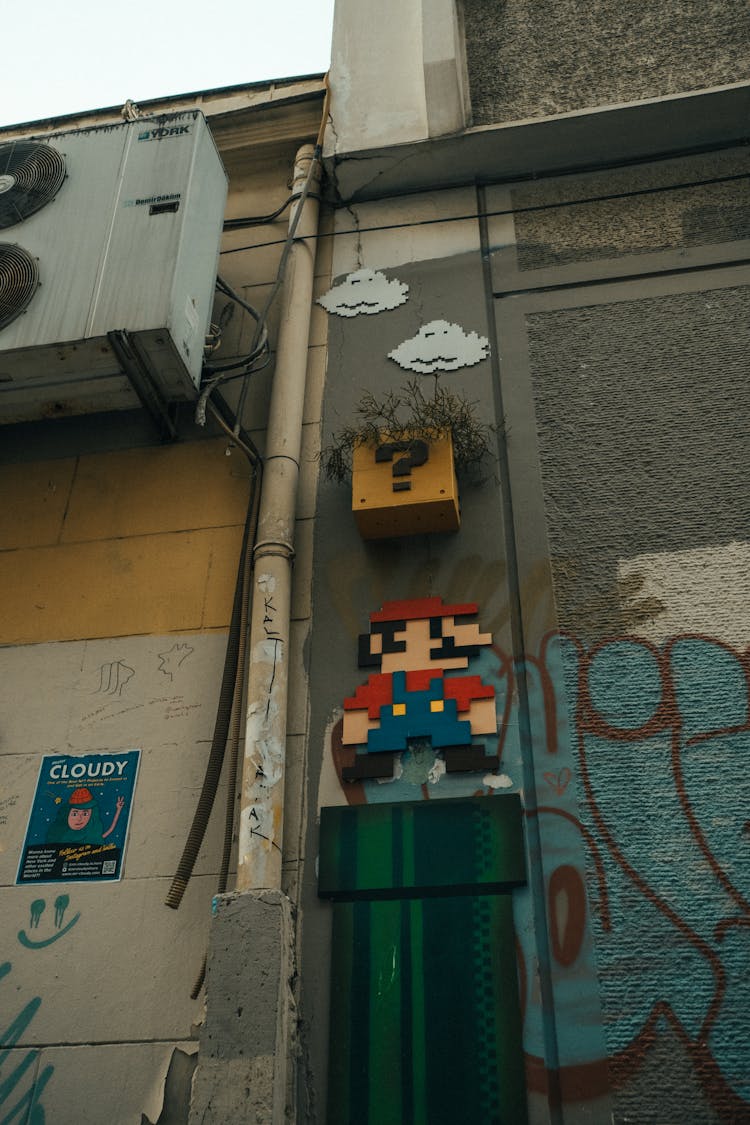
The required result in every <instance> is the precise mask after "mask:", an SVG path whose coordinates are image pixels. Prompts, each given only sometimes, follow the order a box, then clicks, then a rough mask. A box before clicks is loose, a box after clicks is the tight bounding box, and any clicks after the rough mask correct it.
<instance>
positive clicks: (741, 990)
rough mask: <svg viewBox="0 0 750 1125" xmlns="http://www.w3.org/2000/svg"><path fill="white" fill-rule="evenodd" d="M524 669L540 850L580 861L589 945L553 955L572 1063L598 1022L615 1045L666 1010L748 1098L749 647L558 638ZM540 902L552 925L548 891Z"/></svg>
mask: <svg viewBox="0 0 750 1125" xmlns="http://www.w3.org/2000/svg"><path fill="white" fill-rule="evenodd" d="M525 671H526V676H527V682H528V683H529V684H530V691H531V700H530V708H531V712H532V723H533V725H534V726H535V730H534V732H533V733H534V737H533V742H534V755H535V761H536V762H538V768H537V778H538V785H537V795H538V800H539V804H540V808H539V812H538V816H539V825H540V833H541V837H542V846H543V850H544V852H545V855H546V857H547V863H548V866H552V867H553V869H554V867H555V866H556V865H558V864H560V863H562V862H563V861H564V860H565V859H567V860H568V862H569V863H572V864H576V863H577V864H578V865H579V866H581V865H582V866H583V868H584V869H585V884H586V886H587V887H588V889H589V896H588V897H589V901H588V904H587V919H586V921H587V928H588V927H590V930H591V936H592V938H593V949H592V950H591V951H589V950H588V947H585V948H584V946H583V944H582V946H581V950H580V956H579V957H578V958H577V959H576V960H575V961H574V962H573V963H571V964H569V965H567V966H566V965H562V964H560V962H559V960H558V961H555V958H554V955H553V959H552V962H553V963H552V971H553V979H554V981H555V988H556V1000H557V1001H558V1004H559V1012H558V1013H557V1015H558V1019H561V1020H562V1026H560V1028H559V1037H560V1040H561V1041H562V1042H567V1043H568V1044H573V1045H574V1049H573V1051H572V1055H573V1056H574V1057H572V1058H571V1059H570V1061H571V1062H573V1061H575V1059H577V1061H579V1062H580V1061H581V1060H583V1059H585V1058H593V1057H595V1055H596V1051H597V1044H596V1039H597V1035H600V1036H603V1039H604V1048H605V1052H606V1055H607V1056H608V1057H610V1058H612V1057H616V1056H625V1055H626V1054H627V1052H628V1051H629V1050H630V1049H631V1048H633V1047H634V1045H636V1044H637V1043H638V1040H639V1037H641V1036H643V1035H644V1034H646V1033H648V1032H649V1031H652V1030H653V1029H654V1028H655V1027H656V1026H659V1025H660V1024H662V1025H663V1024H664V1023H668V1024H669V1025H670V1026H671V1027H672V1029H673V1030H674V1031H676V1032H677V1034H678V1035H679V1037H680V1038H681V1039H682V1040H683V1042H685V1043H686V1045H687V1046H688V1048H689V1050H690V1051H691V1053H692V1054H693V1056H694V1057H695V1056H696V1055H698V1056H702V1057H703V1060H704V1062H705V1064H706V1069H709V1068H710V1069H713V1068H718V1070H719V1072H720V1074H721V1077H722V1078H723V1080H724V1082H725V1083H726V1085H727V1086H728V1087H729V1088H730V1090H731V1091H733V1092H734V1094H736V1095H738V1097H739V1098H741V1099H742V1100H744V1101H747V1100H750V1075H749V1074H748V1069H747V1061H746V1057H747V1051H746V1041H747V1033H746V1031H745V1032H744V1033H743V1031H742V1029H743V1028H745V1029H746V1028H747V1013H748V1011H750V975H749V974H748V972H747V965H748V964H749V963H750V901H749V900H748V892H750V886H749V885H748V882H749V877H750V863H749V862H748V859H749V858H750V857H748V850H749V849H750V839H749V838H748V831H747V828H748V825H747V817H748V812H747V810H748V807H749V805H750V774H748V770H747V765H746V763H747V762H748V761H750V723H749V721H748V718H749V714H750V712H749V707H748V703H749V691H748V687H749V682H750V681H749V678H748V677H749V669H748V664H747V661H746V659H745V658H744V657H743V655H742V654H739V653H736V652H735V651H733V650H732V649H731V648H730V647H729V646H727V645H725V644H723V643H722V642H720V641H718V640H715V639H712V638H708V637H701V636H692V635H690V636H683V637H676V638H672V639H671V640H670V641H668V642H665V643H664V644H663V645H662V646H659V647H657V646H654V645H651V644H649V643H648V642H646V641H643V640H641V639H639V638H635V637H622V638H615V639H612V640H606V641H604V642H602V643H601V644H599V645H597V646H595V647H593V648H591V649H588V650H587V649H585V648H584V647H583V646H582V645H580V643H578V642H577V641H576V640H575V639H574V638H572V637H566V636H562V637H552V638H550V639H549V640H548V641H547V643H546V645H545V646H544V648H543V651H542V653H541V654H540V658H539V659H538V660H536V661H529V662H527V667H526V668H525ZM552 763H554V766H555V768H556V769H557V770H558V774H557V775H555V774H554V772H553V776H559V771H560V770H561V769H562V768H563V767H566V768H569V769H570V770H571V777H573V778H574V783H573V784H571V785H570V786H569V787H566V791H565V794H564V796H561V795H560V794H558V793H557V792H555V787H554V785H550V784H549V777H548V776H547V775H548V774H549V773H550V765H551V764H552ZM544 802H546V807H545V806H544ZM560 813H567V814H568V816H569V817H570V819H568V820H566V819H565V818H564V817H561V816H560V815H559V814H560ZM576 855H577V856H578V859H576V858H575V856H576ZM581 857H583V859H581ZM550 861H551V863H550ZM553 873H554V872H553ZM568 905H569V904H568V902H567V900H566V901H565V902H564V903H563V906H564V908H566V909H567V907H568ZM551 913H552V919H551V924H552V925H553V926H554V924H555V918H554V903H553V904H552V912H551ZM552 936H553V939H554V936H555V935H554V934H553V935H552ZM582 940H583V931H582ZM585 940H586V941H588V940H589V939H588V937H586V938H585ZM552 944H553V948H554V940H553V943H552ZM589 952H591V955H589ZM526 955H527V956H529V958H533V951H532V950H531V948H529V949H528V950H527V953H526ZM595 988H596V989H597V990H598V993H599V998H598V999H597V997H596V996H595V992H594V990H595ZM586 998H588V999H586ZM582 1002H583V1011H584V1015H583V1016H582V1009H581V1003H582ZM596 1003H600V1005H601V1017H600V1021H597V1023H596V1024H595V1025H594V1026H593V1027H589V1028H588V1029H587V1028H586V1027H585V1026H582V1024H584V1025H585V1022H586V1016H585V1010H586V1005H588V1006H589V1008H590V1009H591V1010H592V1011H593V1008H594V1006H595V1004H596ZM560 1013H562V1014H561V1015H560ZM528 1030H530V1028H527V1031H528ZM540 1033H541V1027H540V1026H538V1027H537V1042H536V1043H535V1044H534V1047H535V1050H536V1051H538V1052H539V1053H541V1050H540V1048H541V1042H540V1038H541V1034H540ZM701 1069H702V1068H701V1067H698V1070H701Z"/></svg>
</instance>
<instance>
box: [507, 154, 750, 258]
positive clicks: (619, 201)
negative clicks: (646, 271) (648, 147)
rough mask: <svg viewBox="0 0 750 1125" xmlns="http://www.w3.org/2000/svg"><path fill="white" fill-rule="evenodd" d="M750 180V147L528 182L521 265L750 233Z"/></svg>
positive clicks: (521, 214)
mask: <svg viewBox="0 0 750 1125" xmlns="http://www.w3.org/2000/svg"><path fill="white" fill-rule="evenodd" d="M737 177H741V178H737ZM701 181H703V182H701ZM705 181H713V182H705ZM749 184H750V150H748V149H733V150H730V151H729V152H727V153H720V154H714V153H712V154H709V155H705V156H697V157H692V158H691V159H690V160H689V161H685V160H680V161H676V160H668V161H664V162H662V163H658V164H647V165H642V166H640V167H635V168H624V169H620V170H616V171H608V172H601V173H591V174H588V175H586V176H565V177H560V178H559V179H554V180H546V181H541V182H538V183H529V184H523V185H522V186H520V187H518V188H515V189H514V190H513V191H512V194H511V198H512V201H513V207H514V212H515V214H514V219H515V226H516V239H517V252H518V266H519V269H522V270H530V269H538V268H540V267H544V266H555V265H563V264H566V263H570V262H588V261H594V260H601V259H606V258H619V257H622V256H623V255H627V254H638V253H643V252H651V253H652V252H655V251H659V250H671V249H677V248H679V247H693V246H710V245H711V244H712V243H716V242H730V241H732V240H734V239H738V238H750V191H749V190H748V186H749ZM601 196H603V197H605V198H597V197H601ZM606 197H609V198H606ZM579 201H580V202H579ZM556 204H559V206H556Z"/></svg>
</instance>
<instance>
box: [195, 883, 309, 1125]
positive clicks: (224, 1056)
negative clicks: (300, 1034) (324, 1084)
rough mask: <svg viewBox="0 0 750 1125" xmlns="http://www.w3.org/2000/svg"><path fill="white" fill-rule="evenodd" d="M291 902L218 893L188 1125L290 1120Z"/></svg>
mask: <svg viewBox="0 0 750 1125" xmlns="http://www.w3.org/2000/svg"><path fill="white" fill-rule="evenodd" d="M293 932H294V931H293V920H292V907H291V903H290V901H289V899H288V898H287V897H286V895H284V894H282V892H281V891H255V892H249V893H248V892H246V893H243V894H237V893H234V894H225V895H217V896H216V898H215V899H214V919H213V924H212V927H211V939H210V945H209V952H208V961H207V965H206V990H207V994H208V997H209V1003H208V1008H207V1011H206V1019H205V1023H204V1025H203V1028H202V1029H201V1041H200V1053H199V1056H198V1067H197V1069H196V1072H195V1076H194V1078H193V1092H192V1098H191V1104H190V1118H189V1125H282V1123H288V1122H289V1121H294V1120H296V1113H295V1108H294V1065H293V1062H294V1055H295V1052H296V1009H295V1003H294V997H293V993H292V980H293V977H294V937H293Z"/></svg>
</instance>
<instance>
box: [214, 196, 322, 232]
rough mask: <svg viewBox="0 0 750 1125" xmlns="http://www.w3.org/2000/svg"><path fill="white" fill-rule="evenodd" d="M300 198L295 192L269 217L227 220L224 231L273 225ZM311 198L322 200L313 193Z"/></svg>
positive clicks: (252, 216)
mask: <svg viewBox="0 0 750 1125" xmlns="http://www.w3.org/2000/svg"><path fill="white" fill-rule="evenodd" d="M299 197H300V193H299V192H298V191H296V192H294V193H293V194H292V195H290V196H288V198H287V199H285V200H284V202H283V203H282V204H281V206H280V207H277V208H276V210H275V211H271V213H270V214H268V215H248V216H246V217H245V218H238V219H225V220H224V228H223V229H224V230H225V231H230V230H244V229H245V227H262V226H265V225H266V224H267V223H272V222H273V221H274V219H278V217H279V215H281V214H282V213H283V212H284V211H286V209H287V207H288V206H289V204H290V203H294V201H295V199H299ZM309 198H310V199H317V200H320V196H319V195H312V193H311V194H310V196H309Z"/></svg>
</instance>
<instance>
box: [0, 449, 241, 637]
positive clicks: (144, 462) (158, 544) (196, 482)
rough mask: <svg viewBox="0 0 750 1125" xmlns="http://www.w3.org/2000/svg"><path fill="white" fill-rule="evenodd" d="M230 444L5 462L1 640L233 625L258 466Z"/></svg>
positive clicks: (0, 477) (0, 509)
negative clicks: (247, 516) (237, 581)
mask: <svg viewBox="0 0 750 1125" xmlns="http://www.w3.org/2000/svg"><path fill="white" fill-rule="evenodd" d="M226 447H227V443H226V440H225V439H223V438H222V439H220V440H217V441H200V442H186V443H184V444H177V445H169V446H160V447H158V448H149V449H135V450H133V449H131V450H126V451H120V452H114V453H105V454H95V455H88V456H82V457H73V458H68V459H65V460H59V461H42V462H35V463H32V464H20V465H8V466H2V467H0V496H2V505H1V506H0V591H2V593H1V594H0V644H6V645H8V644H31V643H35V642H41V641H63V640H80V639H87V638H93V637H115V636H129V635H134V634H143V633H151V634H164V633H170V632H185V631H197V630H205V629H213V628H223V627H225V626H226V625H228V623H229V617H230V614H231V606H232V596H233V592H234V580H235V575H236V572H237V563H238V558H239V550H240V543H241V538H242V527H243V524H244V520H245V512H246V509H247V503H248V496H249V477H250V470H249V467H248V464H247V462H246V461H245V459H244V458H243V457H242V456H241V455H240V454H239V453H237V452H235V453H233V454H232V456H230V457H227V456H226Z"/></svg>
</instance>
